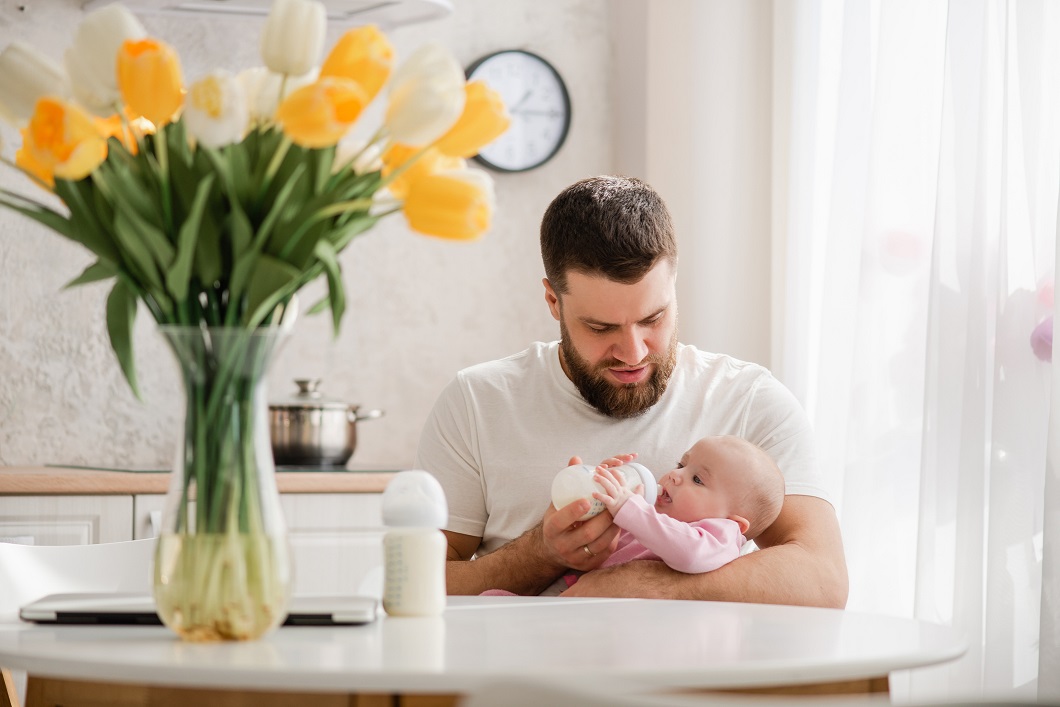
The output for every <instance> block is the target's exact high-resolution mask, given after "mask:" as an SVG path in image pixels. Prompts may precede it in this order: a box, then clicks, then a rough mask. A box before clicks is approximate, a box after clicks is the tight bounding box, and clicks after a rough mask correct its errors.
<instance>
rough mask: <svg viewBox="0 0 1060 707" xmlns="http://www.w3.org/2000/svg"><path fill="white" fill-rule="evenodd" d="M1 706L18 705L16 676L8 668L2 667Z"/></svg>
mask: <svg viewBox="0 0 1060 707" xmlns="http://www.w3.org/2000/svg"><path fill="white" fill-rule="evenodd" d="M0 707H18V695H16V694H15V676H14V675H12V674H11V671H10V670H8V669H7V668H0Z"/></svg>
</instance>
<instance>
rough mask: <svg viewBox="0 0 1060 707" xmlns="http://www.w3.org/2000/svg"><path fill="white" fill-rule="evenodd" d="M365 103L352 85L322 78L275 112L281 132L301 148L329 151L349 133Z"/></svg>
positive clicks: (358, 87) (343, 81) (329, 78)
mask: <svg viewBox="0 0 1060 707" xmlns="http://www.w3.org/2000/svg"><path fill="white" fill-rule="evenodd" d="M366 105H368V99H367V97H366V95H365V92H364V89H362V88H361V87H360V86H359V85H357V83H356V82H355V81H351V80H350V79H340V78H335V77H328V78H322V79H320V80H319V81H317V82H315V83H311V84H309V85H308V86H303V87H302V88H300V89H298V90H297V91H295V92H294V93H292V94H291V95H290V96H288V97H287V98H285V99H284V101H283V103H281V104H280V107H279V108H278V109H277V110H276V120H277V121H278V122H279V123H280V126H281V127H282V128H283V132H284V133H285V134H286V135H287V137H289V138H291V140H292V141H293V142H294V143H295V144H296V145H301V146H302V147H330V146H331V145H334V144H335V143H337V142H338V141H339V139H340V138H342V136H343V135H345V134H346V132H347V131H349V129H350V126H352V125H353V124H354V122H356V121H357V118H358V117H359V116H360V115H361V111H363V110H364V107H365V106H366Z"/></svg>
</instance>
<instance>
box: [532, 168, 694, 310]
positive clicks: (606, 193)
mask: <svg viewBox="0 0 1060 707" xmlns="http://www.w3.org/2000/svg"><path fill="white" fill-rule="evenodd" d="M661 258H666V259H667V260H668V261H669V262H670V264H671V266H675V267H676V265H677V240H676V238H675V236H674V226H673V222H672V221H671V219H670V211H669V210H668V209H667V208H666V203H665V202H664V201H663V200H662V197H661V196H659V194H658V193H657V192H656V191H655V190H654V189H652V188H651V187H650V186H648V185H647V184H645V183H644V182H642V181H640V180H639V179H634V178H633V177H615V176H601V177H589V178H588V179H583V180H581V181H579V182H575V183H574V184H572V185H570V186H569V187H567V188H566V189H564V190H563V191H562V192H560V193H559V195H558V196H557V197H556V198H555V199H553V200H552V203H551V204H549V206H548V209H546V210H545V215H544V217H543V218H542V219H541V259H542V261H544V264H545V277H547V278H548V281H549V283H550V284H551V285H552V289H553V290H555V292H556V294H559V295H562V294H565V293H566V292H567V273H568V272H570V271H571V270H574V271H576V272H581V273H585V274H589V275H597V274H599V275H603V276H605V277H607V278H608V279H610V280H614V281H616V282H621V283H625V284H631V283H634V282H638V281H640V279H641V278H642V277H644V275H645V274H646V273H647V272H648V271H649V270H651V269H652V268H653V267H655V264H656V263H658V262H659V260H660V259H661Z"/></svg>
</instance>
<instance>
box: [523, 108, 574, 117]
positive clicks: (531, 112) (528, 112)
mask: <svg viewBox="0 0 1060 707" xmlns="http://www.w3.org/2000/svg"><path fill="white" fill-rule="evenodd" d="M510 112H511V113H514V114H516V115H547V116H558V115H563V114H562V113H561V112H560V111H558V110H530V109H526V110H514V109H513V110H511V111H510Z"/></svg>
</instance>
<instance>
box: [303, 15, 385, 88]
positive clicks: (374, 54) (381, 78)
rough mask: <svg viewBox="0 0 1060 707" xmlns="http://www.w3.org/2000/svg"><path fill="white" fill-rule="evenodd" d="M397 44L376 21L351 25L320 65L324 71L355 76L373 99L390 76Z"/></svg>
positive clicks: (322, 74)
mask: <svg viewBox="0 0 1060 707" xmlns="http://www.w3.org/2000/svg"><path fill="white" fill-rule="evenodd" d="M393 63H394V48H393V47H392V46H391V45H390V41H389V40H388V39H387V38H386V35H385V34H383V33H382V32H380V31H379V28H378V27H376V26H375V25H365V26H364V27H358V28H356V29H351V30H350V31H349V32H347V33H346V34H344V35H342V37H340V38H339V41H338V42H336V43H335V46H334V47H333V48H332V50H331V53H329V54H328V57H327V59H325V60H324V65H323V66H321V67H320V75H321V76H322V77H323V76H337V77H339V78H346V79H353V80H354V81H356V82H357V83H358V84H360V86H361V88H363V89H364V92H365V94H366V95H367V96H368V100H369V101H371V100H372V99H373V98H375V96H376V94H377V93H379V89H381V88H382V87H383V84H385V83H386V80H387V79H388V78H389V77H390V67H391V65H392V64H393Z"/></svg>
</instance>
